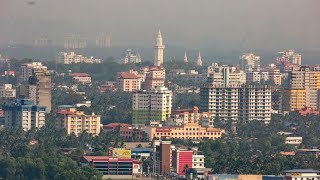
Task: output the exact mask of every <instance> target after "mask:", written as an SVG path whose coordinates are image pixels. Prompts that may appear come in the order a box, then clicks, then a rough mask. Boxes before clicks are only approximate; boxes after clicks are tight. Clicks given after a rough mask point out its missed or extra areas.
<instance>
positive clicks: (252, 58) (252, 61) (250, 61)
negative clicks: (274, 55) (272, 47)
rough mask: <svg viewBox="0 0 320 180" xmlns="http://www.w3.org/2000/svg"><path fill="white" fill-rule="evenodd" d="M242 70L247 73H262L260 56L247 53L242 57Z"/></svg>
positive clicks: (240, 62)
mask: <svg viewBox="0 0 320 180" xmlns="http://www.w3.org/2000/svg"><path fill="white" fill-rule="evenodd" d="M239 66H240V69H241V70H243V71H245V72H250V71H260V56H256V55H254V54H252V53H246V54H243V55H242V56H240V61H239Z"/></svg>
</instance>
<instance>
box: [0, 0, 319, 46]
mask: <svg viewBox="0 0 320 180" xmlns="http://www.w3.org/2000/svg"><path fill="white" fill-rule="evenodd" d="M30 2H32V3H30ZM319 7H320V2H319V1H317V0H306V1H301V0H291V1H278V0H268V1H256V0H242V1H231V0H227V1H216V0H202V1H196V2H195V1H192V0H175V1H172V0H162V1H150V0H135V1H132V0H120V1H119V0H108V1H102V0H90V1H85V0H68V1H64V0H54V1H52V0H41V1H40V0H34V1H27V0H1V2H0V10H1V12H0V26H1V29H0V34H1V38H0V43H1V44H7V43H18V44H32V41H33V40H34V39H36V38H40V37H46V38H49V39H52V40H53V41H54V44H58V45H59V44H62V43H63V38H64V37H66V36H68V35H70V34H72V33H77V34H81V35H82V36H84V37H86V38H87V39H88V41H89V42H90V39H92V42H93V41H94V37H95V36H96V35H97V34H99V33H109V34H110V35H111V38H112V46H113V47H117V46H120V47H123V46H125V47H128V46H134V47H141V48H142V47H143V48H146V47H150V46H152V45H153V44H154V41H153V39H154V35H155V32H157V30H158V28H161V31H162V32H163V34H164V39H165V42H166V44H167V46H168V47H169V46H173V47H174V46H177V47H183V48H210V49H212V48H213V49H235V50H252V49H264V50H275V49H276V50H278V49H288V48H294V49H299V50H300V49H301V50H312V51H318V50H319V49H320V42H319V39H320V34H319V32H320V24H319V23H318V17H319V15H320V11H319V9H318V8H319Z"/></svg>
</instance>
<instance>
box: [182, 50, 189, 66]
mask: <svg viewBox="0 0 320 180" xmlns="http://www.w3.org/2000/svg"><path fill="white" fill-rule="evenodd" d="M183 62H184V63H188V56H187V51H184V58H183Z"/></svg>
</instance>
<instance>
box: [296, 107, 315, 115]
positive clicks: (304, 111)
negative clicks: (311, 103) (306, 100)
mask: <svg viewBox="0 0 320 180" xmlns="http://www.w3.org/2000/svg"><path fill="white" fill-rule="evenodd" d="M298 113H299V114H300V115H302V116H306V115H308V114H310V115H319V113H320V112H319V111H318V110H316V109H313V108H310V107H304V108H302V109H300V110H298Z"/></svg>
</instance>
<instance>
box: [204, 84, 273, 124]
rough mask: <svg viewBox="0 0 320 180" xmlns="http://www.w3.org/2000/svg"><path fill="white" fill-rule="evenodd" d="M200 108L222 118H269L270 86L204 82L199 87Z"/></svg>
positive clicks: (246, 119)
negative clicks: (227, 84)
mask: <svg viewBox="0 0 320 180" xmlns="http://www.w3.org/2000/svg"><path fill="white" fill-rule="evenodd" d="M200 101H201V106H200V110H201V111H205V112H210V113H212V114H213V116H214V117H219V118H221V119H222V120H228V119H232V120H235V121H237V120H242V121H250V120H259V121H264V122H265V123H266V124H268V123H269V122H270V120H271V87H269V86H267V85H256V86H254V85H242V86H224V85H222V86H221V85H215V84H212V83H205V84H204V85H203V86H202V87H201V89H200Z"/></svg>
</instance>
